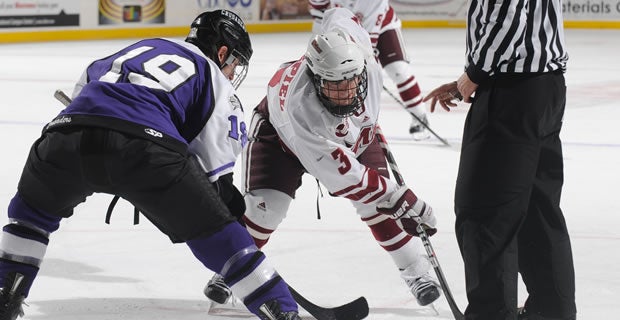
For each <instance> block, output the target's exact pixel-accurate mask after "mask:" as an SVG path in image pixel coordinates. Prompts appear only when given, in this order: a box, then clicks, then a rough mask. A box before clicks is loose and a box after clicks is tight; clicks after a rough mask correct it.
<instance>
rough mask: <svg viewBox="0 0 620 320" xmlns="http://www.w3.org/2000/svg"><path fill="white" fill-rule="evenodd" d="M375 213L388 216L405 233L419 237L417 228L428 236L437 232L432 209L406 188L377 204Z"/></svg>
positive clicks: (403, 187) (401, 188)
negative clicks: (421, 229) (422, 229)
mask: <svg viewBox="0 0 620 320" xmlns="http://www.w3.org/2000/svg"><path fill="white" fill-rule="evenodd" d="M377 212H379V213H382V214H386V215H389V216H390V217H391V218H392V219H395V220H396V223H397V224H398V225H399V226H400V227H401V228H402V229H403V230H405V232H407V233H409V234H410V235H414V236H419V233H418V230H417V228H418V226H419V225H422V227H423V228H424V229H425V230H426V233H427V234H428V235H429V236H432V235H433V234H435V233H436V232H437V229H436V228H435V226H436V225H437V219H436V218H435V216H434V215H433V208H431V206H429V205H428V204H426V202H424V201H422V199H419V198H418V197H417V196H416V195H415V194H414V193H413V191H411V190H410V189H409V188H407V187H406V186H402V187H400V188H399V189H398V190H396V192H394V193H393V194H392V196H391V197H390V198H389V199H388V200H387V201H383V202H381V203H379V204H377Z"/></svg>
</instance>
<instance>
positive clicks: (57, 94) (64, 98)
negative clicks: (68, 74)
mask: <svg viewBox="0 0 620 320" xmlns="http://www.w3.org/2000/svg"><path fill="white" fill-rule="evenodd" d="M54 98H56V100H58V101H60V103H62V104H63V105H64V106H65V107H66V106H68V105H69V104H70V103H71V98H69V96H68V95H67V94H66V93H64V92H63V91H62V90H60V89H58V90H56V91H54Z"/></svg>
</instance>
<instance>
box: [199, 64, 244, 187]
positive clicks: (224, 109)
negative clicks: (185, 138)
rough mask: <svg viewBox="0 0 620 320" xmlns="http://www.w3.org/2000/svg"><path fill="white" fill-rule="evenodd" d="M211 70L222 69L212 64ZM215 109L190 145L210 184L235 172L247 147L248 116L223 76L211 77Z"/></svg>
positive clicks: (219, 74) (220, 74)
mask: <svg viewBox="0 0 620 320" xmlns="http://www.w3.org/2000/svg"><path fill="white" fill-rule="evenodd" d="M208 61H209V63H210V64H211V70H219V67H218V66H217V65H216V64H215V63H214V62H213V61H211V60H208ZM211 77H212V83H213V87H214V90H213V91H214V92H213V94H214V97H213V100H214V107H213V112H212V114H211V116H210V117H209V120H208V121H207V122H206V124H205V125H204V127H203V128H202V130H201V131H200V133H199V134H198V135H197V136H196V138H195V139H194V140H192V141H190V143H189V152H190V153H191V154H193V155H194V156H195V157H196V158H197V160H198V162H199V163H200V165H201V166H202V168H203V169H204V170H205V172H206V173H207V176H208V177H209V181H211V182H214V181H216V180H217V179H218V178H219V177H220V176H222V175H225V174H228V173H230V172H232V170H233V167H234V166H235V162H236V160H237V157H238V156H239V154H240V153H241V150H242V148H243V146H244V145H245V144H246V143H247V131H246V124H245V116H244V113H243V107H242V105H241V102H240V101H239V99H238V98H237V96H236V95H235V89H234V88H233V86H232V84H231V83H230V80H228V79H227V78H226V77H225V76H224V75H223V74H222V73H221V72H213V73H212V74H211Z"/></svg>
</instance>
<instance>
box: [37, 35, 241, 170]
mask: <svg viewBox="0 0 620 320" xmlns="http://www.w3.org/2000/svg"><path fill="white" fill-rule="evenodd" d="M243 120H244V116H243V108H242V107H241V103H240V102H239V100H238V99H237V97H236V95H235V91H234V88H233V87H232V85H231V84H230V81H229V79H227V78H226V77H225V76H224V74H223V73H222V72H221V71H220V70H219V67H218V65H217V64H215V63H214V62H213V61H211V60H210V59H208V58H207V57H206V56H205V55H204V54H203V53H202V52H201V51H200V50H199V49H198V48H197V47H196V46H194V45H193V44H190V43H187V42H184V41H177V40H168V39H146V40H142V41H139V42H137V43H135V44H132V45H130V46H128V47H126V48H124V49H122V50H120V51H119V52H117V53H115V54H112V55H110V56H108V57H106V58H103V59H100V60H97V61H94V62H93V63H91V64H90V65H89V66H88V68H87V69H86V71H85V72H84V74H83V75H82V78H81V79H80V81H79V82H78V83H77V84H76V87H75V90H74V92H73V102H72V103H71V104H70V105H69V106H68V107H67V108H66V109H65V110H63V111H62V112H61V113H60V115H59V116H58V117H57V118H56V119H55V120H54V121H52V122H51V123H50V124H48V129H50V128H53V127H55V126H60V125H70V124H77V125H89V126H101V127H106V128H111V129H115V130H119V131H124V132H127V133H132V134H136V133H137V134H139V135H141V136H143V137H145V138H148V139H150V140H154V141H162V142H163V144H165V145H175V144H176V145H181V144H182V145H183V146H185V148H189V151H190V153H192V154H195V155H197V157H198V160H199V162H200V163H201V165H202V166H203V168H204V169H205V171H206V172H207V173H208V174H209V176H210V178H211V179H212V181H214V180H216V179H217V178H218V177H219V176H221V175H222V174H226V173H228V172H231V170H232V167H233V165H234V163H235V159H236V158H237V155H238V154H239V152H240V151H241V147H242V146H243V144H245V141H246V139H247V138H246V132H245V123H244V122H243Z"/></svg>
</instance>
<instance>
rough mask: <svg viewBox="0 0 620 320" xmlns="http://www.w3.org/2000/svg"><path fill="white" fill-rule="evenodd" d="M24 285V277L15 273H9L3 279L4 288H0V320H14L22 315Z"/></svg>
mask: <svg viewBox="0 0 620 320" xmlns="http://www.w3.org/2000/svg"><path fill="white" fill-rule="evenodd" d="M26 284H27V283H26V277H25V276H24V275H23V274H21V273H17V272H11V273H9V274H8V275H7V277H6V279H4V287H3V288H0V320H15V319H17V317H18V316H20V317H22V316H23V315H24V310H23V309H22V303H23V302H24V298H25V296H24V290H25V287H26Z"/></svg>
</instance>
